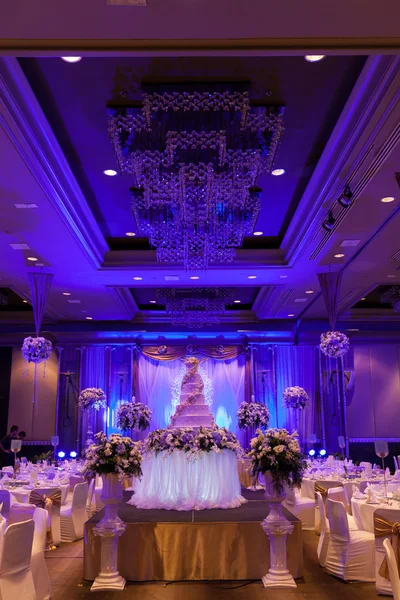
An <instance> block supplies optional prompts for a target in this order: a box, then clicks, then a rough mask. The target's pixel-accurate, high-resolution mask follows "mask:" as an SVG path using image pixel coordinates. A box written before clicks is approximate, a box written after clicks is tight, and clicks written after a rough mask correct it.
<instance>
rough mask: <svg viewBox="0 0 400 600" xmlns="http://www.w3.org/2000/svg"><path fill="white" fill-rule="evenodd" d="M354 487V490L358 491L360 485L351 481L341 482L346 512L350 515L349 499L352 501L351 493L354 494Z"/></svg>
mask: <svg viewBox="0 0 400 600" xmlns="http://www.w3.org/2000/svg"><path fill="white" fill-rule="evenodd" d="M354 486H355V487H356V488H358V489H360V484H359V483H358V482H356V483H354V482H353V481H344V482H343V489H344V493H345V494H346V504H347V506H348V511H349V513H350V514H351V499H352V497H353V493H354ZM345 506H346V505H345Z"/></svg>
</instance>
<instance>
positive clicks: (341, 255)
mask: <svg viewBox="0 0 400 600" xmlns="http://www.w3.org/2000/svg"><path fill="white" fill-rule="evenodd" d="M343 257H344V254H335V258H343Z"/></svg>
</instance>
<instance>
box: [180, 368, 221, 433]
mask: <svg viewBox="0 0 400 600" xmlns="http://www.w3.org/2000/svg"><path fill="white" fill-rule="evenodd" d="M185 364H186V373H185V375H184V377H183V380H182V387H181V397H180V402H179V404H178V406H177V408H176V411H175V414H174V415H173V417H172V419H171V424H170V427H200V426H203V427H213V426H214V418H213V416H212V414H211V413H210V409H209V407H208V406H207V404H206V402H205V398H204V394H203V389H204V384H203V380H202V378H201V375H200V373H198V372H197V369H198V367H199V361H198V360H197V358H194V357H190V358H188V359H186V360H185Z"/></svg>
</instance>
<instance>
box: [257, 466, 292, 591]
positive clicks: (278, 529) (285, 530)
mask: <svg viewBox="0 0 400 600" xmlns="http://www.w3.org/2000/svg"><path fill="white" fill-rule="evenodd" d="M264 479H265V495H264V496H265V499H266V501H267V502H268V505H269V515H268V517H267V518H266V519H264V521H263V522H262V523H261V527H262V528H263V530H264V532H265V533H266V534H267V536H268V537H269V546H270V567H269V571H268V573H267V574H266V575H264V577H263V578H262V582H263V584H264V587H272V588H295V587H297V585H296V583H295V581H294V579H293V577H292V576H291V574H290V573H289V571H288V568H287V561H286V536H287V535H289V534H291V533H292V532H293V525H292V524H291V523H290V522H289V521H288V520H287V518H286V517H285V515H284V514H283V506H282V502H283V500H284V499H285V494H284V493H282V495H281V496H277V494H276V492H275V489H274V486H273V481H272V476H271V474H270V473H269V472H267V473H264Z"/></svg>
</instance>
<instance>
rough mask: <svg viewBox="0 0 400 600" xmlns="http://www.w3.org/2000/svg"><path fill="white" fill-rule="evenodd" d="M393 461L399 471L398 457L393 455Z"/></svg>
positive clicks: (395, 468)
mask: <svg viewBox="0 0 400 600" xmlns="http://www.w3.org/2000/svg"><path fill="white" fill-rule="evenodd" d="M393 462H394V470H395V471H398V470H399V463H398V462H397V458H396V457H395V456H393Z"/></svg>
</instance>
